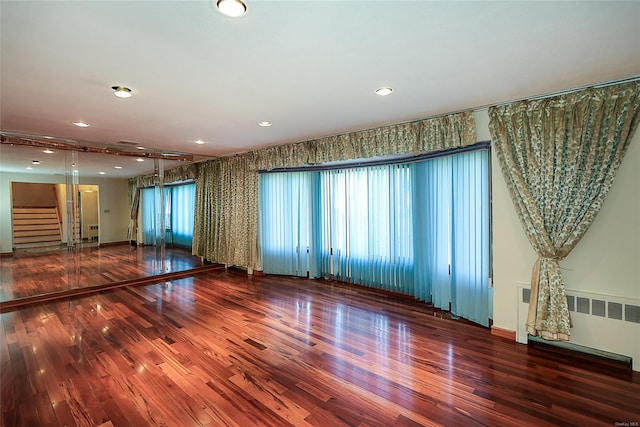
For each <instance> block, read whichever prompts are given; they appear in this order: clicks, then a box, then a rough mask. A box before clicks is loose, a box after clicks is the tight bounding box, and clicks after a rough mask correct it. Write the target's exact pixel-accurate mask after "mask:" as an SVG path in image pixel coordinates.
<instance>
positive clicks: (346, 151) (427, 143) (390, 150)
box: [192, 111, 477, 270]
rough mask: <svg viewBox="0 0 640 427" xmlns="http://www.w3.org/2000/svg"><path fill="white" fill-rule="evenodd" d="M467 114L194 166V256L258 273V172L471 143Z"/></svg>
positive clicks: (472, 136) (471, 129) (472, 129)
mask: <svg viewBox="0 0 640 427" xmlns="http://www.w3.org/2000/svg"><path fill="white" fill-rule="evenodd" d="M476 139H477V138H476V127H475V119H474V116H473V112H472V111H467V112H463V113H459V114H452V115H447V116H442V117H436V118H431V119H426V120H421V121H417V122H413V123H404V124H397V125H391V126H384V127H380V128H376V129H370V130H365V131H361V132H351V133H347V134H343V135H337V136H330V137H326V138H320V139H316V140H311V141H305V142H300V143H295V144H286V145H280V146H275V147H269V148H266V149H262V150H256V151H251V152H248V153H243V154H238V155H233V156H228V157H222V158H218V159H213V160H210V161H207V162H204V163H200V164H198V165H197V166H198V171H197V174H196V175H197V178H196V207H195V221H194V244H193V249H192V250H193V254H194V255H198V256H202V257H204V258H206V259H207V260H209V261H211V262H218V263H222V264H227V265H238V266H243V267H250V268H254V269H257V270H260V269H262V260H261V259H260V250H259V247H258V244H259V243H258V181H259V179H258V171H259V170H265V169H273V168H281V167H300V166H305V165H310V164H321V163H325V162H331V161H342V160H351V159H360V158H370V157H376V156H388V155H396V154H420V153H424V152H431V151H439V150H445V149H450V148H456V147H463V146H467V145H471V144H475V143H476V142H477V141H476Z"/></svg>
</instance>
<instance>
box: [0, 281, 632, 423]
mask: <svg viewBox="0 0 640 427" xmlns="http://www.w3.org/2000/svg"><path fill="white" fill-rule="evenodd" d="M0 316H1V317H0V319H1V324H0V333H1V336H0V369H1V386H2V389H1V392H2V394H1V395H0V400H1V402H0V407H1V408H2V425H4V426H135V427H139V426H147V425H154V426H155V425H168V426H181V427H182V426H226V425H230V426H242V427H246V426H253V425H260V426H290V425H293V426H302V425H314V426H340V425H349V426H391V425H402V426H418V425H425V426H431V425H444V426H469V425H486V426H523V425H524V426H547V425H562V426H570V425H576V426H578V425H579V426H615V425H634V424H633V423H634V422H635V423H638V422H640V378H639V376H638V375H634V376H632V377H631V378H629V379H620V378H617V377H614V376H610V375H607V374H606V373H596V372H592V371H590V370H586V369H583V368H581V367H577V366H574V364H573V363H572V360H570V359H568V358H563V357H559V356H557V355H555V356H554V357H553V358H552V359H548V358H547V357H546V356H547V353H545V352H544V351H541V350H540V349H536V348H529V347H527V346H524V345H521V344H517V343H515V342H512V341H508V340H505V339H503V338H499V337H495V336H492V335H491V334H490V332H489V330H488V329H485V328H481V327H478V326H473V325H469V324H467V323H465V322H461V321H454V320H445V319H442V318H440V317H438V316H437V312H436V311H434V310H432V309H430V308H429V307H428V306H427V305H425V304H422V303H417V302H411V301H406V300H404V299H398V298H395V297H392V296H388V295H381V294H377V293H375V292H371V291H369V290H366V289H363V288H361V287H354V286H350V285H346V284H337V283H332V282H327V281H323V280H304V279H295V278H288V277H278V276H247V275H246V274H245V273H243V272H238V271H234V270H221V271H218V272H212V273H207V274H204V273H203V274H199V275H197V276H195V277H192V278H188V279H181V280H176V281H172V282H166V283H160V284H155V285H147V286H139V287H129V288H120V289H115V290H110V291H105V292H101V293H98V294H95V295H91V296H86V297H82V298H76V299H70V300H66V301H58V302H50V303H38V304H34V305H32V306H28V307H25V308H22V309H19V310H16V311H12V312H7V313H3V314H1V315H0ZM616 423H626V424H616Z"/></svg>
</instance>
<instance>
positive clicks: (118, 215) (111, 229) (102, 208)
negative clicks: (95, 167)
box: [0, 172, 129, 253]
mask: <svg viewBox="0 0 640 427" xmlns="http://www.w3.org/2000/svg"><path fill="white" fill-rule="evenodd" d="M11 182H38V183H51V184H64V183H65V177H64V175H36V174H27V173H6V172H0V253H5V252H11V251H12V250H13V249H12V245H11ZM80 184H89V185H97V186H98V187H99V190H98V195H99V200H98V209H99V221H100V222H99V224H100V243H110V242H121V241H126V240H127V228H128V226H129V196H128V192H129V187H128V181H127V180H126V179H113V178H88V179H80Z"/></svg>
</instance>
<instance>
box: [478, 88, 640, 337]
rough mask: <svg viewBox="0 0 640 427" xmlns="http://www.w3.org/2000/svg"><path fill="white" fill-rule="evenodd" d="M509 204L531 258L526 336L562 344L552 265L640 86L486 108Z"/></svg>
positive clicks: (579, 229) (571, 243)
mask: <svg viewBox="0 0 640 427" xmlns="http://www.w3.org/2000/svg"><path fill="white" fill-rule="evenodd" d="M489 116H490V122H489V129H490V132H491V136H492V139H493V144H494V148H495V150H496V155H497V157H498V160H499V163H500V166H501V169H502V173H503V175H504V178H505V181H506V183H507V187H508V188H509V192H510V194H511V198H512V200H513V203H514V205H515V208H516V211H517V212H518V215H519V217H520V221H521V223H522V226H523V228H524V231H525V233H526V235H527V237H528V239H529V241H530V242H531V245H532V246H533V248H534V249H535V251H536V253H537V254H538V260H537V261H536V263H535V265H534V267H533V271H532V277H531V300H530V304H529V316H528V320H527V331H528V332H529V333H530V334H532V335H539V336H541V337H542V338H545V339H548V340H568V339H569V335H570V328H571V319H570V316H569V310H568V306H567V298H566V294H565V288H564V283H563V280H562V275H561V272H560V264H559V261H560V260H562V259H564V258H565V257H566V256H567V255H568V254H569V252H571V250H572V249H573V248H574V247H575V245H576V244H577V243H578V242H579V241H580V239H581V238H582V236H584V234H585V233H586V231H587V230H588V229H589V226H590V225H591V223H592V222H593V220H594V218H595V216H596V214H597V213H598V211H599V210H600V207H601V206H602V203H603V201H604V199H605V196H606V195H607V193H608V191H609V189H610V188H611V185H612V183H613V179H614V176H615V173H616V171H617V169H618V166H619V165H620V162H621V161H622V158H623V157H624V154H625V152H626V149H627V147H628V145H629V143H630V141H631V139H632V137H633V134H634V132H635V129H636V128H637V126H638V122H639V121H640V82H633V83H627V84H622V85H616V86H610V87H605V88H597V89H586V90H582V91H578V92H574V93H570V94H566V95H561V96H557V97H552V98H546V99H541V100H533V101H521V102H514V103H512V104H509V105H505V106H499V107H491V108H489Z"/></svg>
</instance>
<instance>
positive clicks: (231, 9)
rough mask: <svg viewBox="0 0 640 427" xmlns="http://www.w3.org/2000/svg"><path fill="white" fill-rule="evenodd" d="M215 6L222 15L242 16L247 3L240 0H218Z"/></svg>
mask: <svg viewBox="0 0 640 427" xmlns="http://www.w3.org/2000/svg"><path fill="white" fill-rule="evenodd" d="M216 6H218V10H219V11H220V12H221V13H222V14H223V15H226V16H229V17H231V18H237V17H239V16H242V15H244V14H245V13H246V11H247V5H245V4H244V3H243V2H242V1H241V0H218V1H217V3H216Z"/></svg>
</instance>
